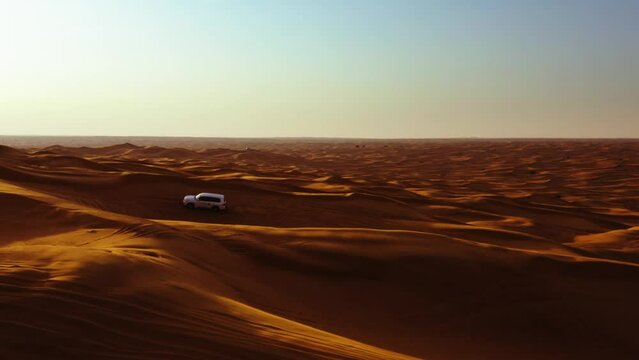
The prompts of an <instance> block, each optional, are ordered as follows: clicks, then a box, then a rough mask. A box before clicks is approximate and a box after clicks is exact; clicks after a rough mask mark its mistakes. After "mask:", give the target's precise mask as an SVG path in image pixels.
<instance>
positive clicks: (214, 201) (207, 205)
mask: <svg viewBox="0 0 639 360" xmlns="http://www.w3.org/2000/svg"><path fill="white" fill-rule="evenodd" d="M182 203H183V204H184V206H186V207H187V208H189V209H195V208H203V209H211V210H213V211H218V210H226V200H224V195H221V194H212V193H199V194H197V195H186V196H185V197H184V200H182Z"/></svg>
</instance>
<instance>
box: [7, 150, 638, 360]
mask: <svg viewBox="0 0 639 360" xmlns="http://www.w3.org/2000/svg"><path fill="white" fill-rule="evenodd" d="M2 141H3V142H2V143H4V144H7V145H12V146H4V145H3V146H0V322H1V324H2V326H0V339H2V343H3V345H2V350H1V351H0V355H1V356H0V358H7V359H40V358H60V359H62V358H64V359H87V358H92V359H116V358H117V359H412V358H423V359H434V360H437V359H439V360H449V359H560V360H562V359H565V360H568V359H635V358H637V357H639V335H637V331H636V326H637V324H639V310H638V307H637V304H638V303H639V156H637V154H639V142H638V141H632V140H447V141H444V140H441V141H427V140H423V141H418V140H397V141H382V140H370V141H364V140H347V139H342V140H321V139H297V140H295V139H289V140H286V139H272V140H269V139H260V140H258V139H253V140H242V139H237V140H229V139H210V140H204V139H177V138H176V139H144V138H141V139H129V142H127V141H125V140H122V139H108V138H98V139H91V138H84V139H82V138H79V139H72V138H67V139H64V138H61V139H55V138H52V139H44V138H35V139H31V142H29V139H28V138H16V139H10V138H2ZM56 141H57V142H56ZM204 191H210V192H218V193H222V194H225V195H226V197H227V200H228V202H229V209H228V211H225V212H210V211H204V210H188V209H186V208H184V207H183V206H182V203H181V200H182V197H183V196H184V195H186V194H195V193H199V192H204Z"/></svg>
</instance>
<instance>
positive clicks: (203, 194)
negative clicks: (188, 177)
mask: <svg viewBox="0 0 639 360" xmlns="http://www.w3.org/2000/svg"><path fill="white" fill-rule="evenodd" d="M197 196H211V197H224V195H222V194H215V193H199V194H197Z"/></svg>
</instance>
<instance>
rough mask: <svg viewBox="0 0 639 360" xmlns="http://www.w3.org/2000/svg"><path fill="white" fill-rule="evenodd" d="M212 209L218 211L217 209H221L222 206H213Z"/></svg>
mask: <svg viewBox="0 0 639 360" xmlns="http://www.w3.org/2000/svg"><path fill="white" fill-rule="evenodd" d="M211 211H216V212H217V211H220V208H219V207H217V206H213V207H212V208H211Z"/></svg>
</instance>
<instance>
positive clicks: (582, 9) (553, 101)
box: [0, 0, 639, 138]
mask: <svg viewBox="0 0 639 360" xmlns="http://www.w3.org/2000/svg"><path fill="white" fill-rule="evenodd" d="M638 18H639V1H630V0H628V1H625V0H618V1H593V0H582V1H578V0H574V1H569V0H554V1H550V0H530V1H525V0H521V1H516V0H511V1H505V0H492V1H481V0H475V1H470V0H468V1H454V0H450V1H435V0H432V1H428V0H422V1H391V0H388V1H371V0H369V1H363V0H362V1H347V0H342V1H328V0H324V1H322V0H316V1H305V0H288V1H284V0H280V1H268V0H254V1H239V0H238V1H227V0H190V1H189V0H95V1H86V0H20V1H15V0H0V125H1V127H0V133H2V134H13V135H15V134H40V135H153V136H163V135H167V136H171V135H175V136H239V137H244V136H250V137H253V136H256V137H261V136H264V137H270V136H329V137H333V136H338V137H377V138H388V137H392V138H395V137H426V138H429V137H468V136H479V137H639V35H638V34H639V21H637V19H638Z"/></svg>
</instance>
